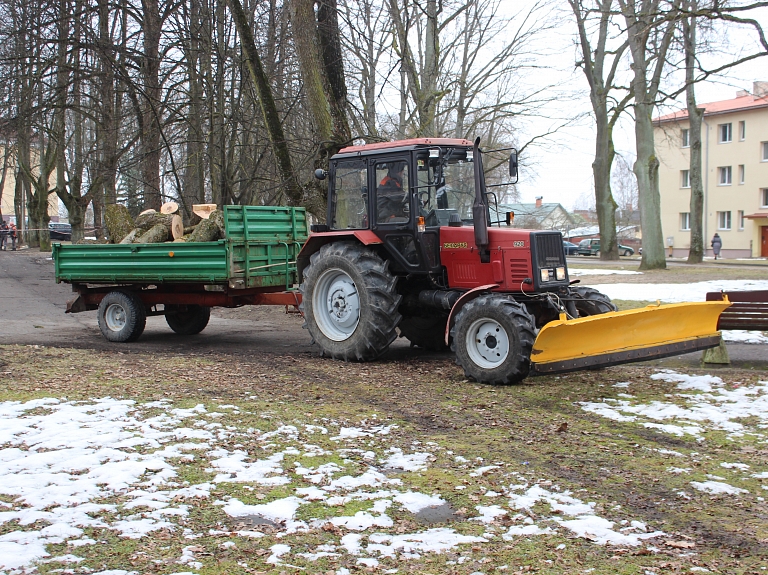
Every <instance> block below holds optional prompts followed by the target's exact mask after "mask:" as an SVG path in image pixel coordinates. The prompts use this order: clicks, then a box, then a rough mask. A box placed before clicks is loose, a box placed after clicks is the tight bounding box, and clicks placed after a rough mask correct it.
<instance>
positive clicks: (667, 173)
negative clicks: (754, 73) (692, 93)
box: [655, 82, 768, 258]
mask: <svg viewBox="0 0 768 575" xmlns="http://www.w3.org/2000/svg"><path fill="white" fill-rule="evenodd" d="M700 106H701V107H702V108H704V110H705V112H704V119H703V124H702V130H701V132H702V133H701V139H702V177H703V185H704V239H705V243H706V245H707V247H708V255H712V249H711V248H710V247H709V244H710V241H711V239H712V236H714V234H715V233H718V234H720V237H721V238H722V242H723V247H722V252H721V255H722V256H723V257H725V258H741V257H768V82H755V83H754V85H753V93H752V94H750V93H748V92H747V91H745V90H741V91H739V92H737V94H736V98H734V99H732V100H722V101H719V102H712V103H709V104H701V105H700ZM655 125H656V128H655V143H656V154H657V156H658V158H659V162H660V166H659V188H660V191H661V224H662V230H663V234H664V238H665V241H666V245H667V247H668V248H670V249H671V251H672V254H673V256H675V257H685V256H687V255H688V250H689V248H690V229H691V214H690V198H691V194H690V192H691V179H690V154H689V153H690V131H689V123H688V113H687V112H685V111H682V112H677V113H674V114H668V115H666V116H661V117H660V118H657V119H656V120H655Z"/></svg>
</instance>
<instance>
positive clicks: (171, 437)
mask: <svg viewBox="0 0 768 575" xmlns="http://www.w3.org/2000/svg"><path fill="white" fill-rule="evenodd" d="M233 411H235V410H233ZM209 415H210V413H209V412H208V411H207V410H206V408H205V406H203V405H197V406H195V407H193V408H190V409H174V408H172V406H171V405H170V404H169V403H166V402H152V403H146V404H136V403H134V402H133V401H126V400H115V399H112V398H103V399H96V400H92V401H88V402H75V401H66V400H64V399H55V398H46V399H39V400H32V401H27V402H18V401H9V402H4V403H0V496H2V497H3V498H4V500H0V502H1V503H2V505H0V525H2V526H5V527H6V530H7V526H8V525H9V523H11V522H14V523H13V526H12V529H13V530H12V531H10V532H7V533H6V534H4V535H1V536H0V573H5V574H17V573H22V572H25V573H26V572H35V568H34V565H35V563H36V562H38V561H41V560H45V561H47V562H59V563H63V564H75V565H78V564H79V562H80V561H81V560H83V559H84V558H85V559H87V558H88V556H89V553H88V549H89V546H91V545H94V544H96V543H97V540H98V539H99V537H101V536H102V535H100V534H101V533H106V532H113V533H116V534H118V535H119V536H120V537H124V538H131V539H143V538H149V537H152V536H153V534H154V533H155V532H157V531H158V530H161V529H167V530H170V531H175V532H178V533H180V534H182V535H184V536H185V537H186V538H188V539H194V538H196V537H199V536H200V534H195V533H194V532H192V531H191V530H190V529H189V528H188V527H187V517H188V515H189V511H188V510H189V508H190V504H191V503H192V501H193V500H197V501H198V502H199V504H200V503H201V504H203V505H210V506H218V508H220V509H221V510H222V511H223V512H224V513H226V514H227V515H228V516H229V517H231V518H232V519H231V522H232V524H233V525H238V524H241V525H242V524H243V523H242V522H243V521H247V520H251V521H252V520H253V518H257V519H259V520H258V521H256V522H255V523H253V525H252V526H250V527H245V528H243V529H242V530H240V531H238V532H237V533H238V535H239V536H241V537H251V538H259V537H263V536H264V534H263V533H261V532H260V531H259V525H263V524H269V525H270V527H271V528H274V529H277V531H278V533H277V536H278V537H283V536H287V535H289V534H294V536H297V537H300V536H301V534H302V533H305V532H308V531H312V530H317V529H320V528H323V527H324V526H325V525H327V524H328V523H331V524H332V525H335V526H336V527H342V528H344V530H343V531H342V533H346V534H345V535H343V536H339V540H338V542H337V543H336V544H328V545H325V546H321V547H323V548H322V549H321V548H320V547H318V548H317V549H313V550H311V552H310V553H309V555H310V556H329V554H330V555H335V554H341V553H347V554H351V555H353V556H355V558H356V560H357V561H358V562H359V563H360V564H361V565H368V566H371V565H376V564H377V563H378V561H379V560H380V559H382V558H396V559H398V560H408V559H410V558H415V557H420V556H421V555H423V554H427V553H442V552H445V551H447V550H450V549H455V548H457V547H459V546H462V545H469V544H471V545H482V544H483V543H485V542H487V541H490V540H491V539H493V538H494V537H502V536H503V538H504V539H511V538H514V537H518V536H532V535H546V534H551V533H562V534H567V535H571V536H577V537H584V538H587V539H589V540H592V541H595V542H596V543H598V544H621V545H640V544H642V542H643V540H645V539H649V538H653V537H656V536H657V535H659V534H660V532H654V531H653V530H645V529H643V530H634V529H633V530H632V531H631V532H629V531H627V530H626V529H613V526H614V524H615V520H617V519H618V518H613V519H609V518H605V517H599V516H597V515H596V513H595V502H589V501H582V500H580V499H577V498H576V497H574V496H573V494H571V493H569V492H568V491H565V490H562V489H561V488H559V487H558V486H557V485H552V484H551V482H548V481H544V480H541V479H540V478H536V477H533V476H531V475H530V473H532V472H531V470H530V469H527V468H525V467H522V466H521V470H522V471H517V470H514V465H516V464H514V465H513V464H508V463H504V462H494V463H493V464H492V465H488V464H487V463H486V464H483V463H484V462H483V461H482V460H478V459H474V460H470V459H468V458H465V457H461V456H458V455H454V454H453V453H452V452H450V453H446V452H444V450H443V448H442V447H440V446H439V445H438V444H436V443H432V442H430V443H427V444H420V443H419V442H414V443H413V444H412V445H411V446H410V448H407V447H405V446H400V447H396V446H395V445H394V444H395V443H396V442H397V441H399V440H400V437H399V436H398V433H397V426H394V425H386V426H385V425H381V424H380V423H378V422H377V421H376V420H375V419H372V420H370V421H367V422H361V423H360V424H358V425H357V426H353V427H350V426H346V427H343V426H341V425H340V424H338V423H336V422H331V421H325V420H324V421H323V422H322V423H323V425H322V426H319V425H302V424H298V423H297V424H296V425H282V426H280V427H278V428H277V429H276V430H274V431H269V432H263V431H259V430H258V429H256V430H254V429H252V428H249V429H242V430H241V429H238V428H237V427H235V426H231V425H227V426H224V425H222V424H221V423H210V418H208V416H209ZM231 417H233V418H236V417H237V414H235V413H233V412H231ZM264 424H265V425H269V423H268V421H266V420H265V421H264ZM317 436H324V439H325V441H326V443H327V442H328V441H330V442H332V445H334V444H335V445H336V446H337V447H336V449H322V448H320V447H318V445H317V444H316V443H318V440H317ZM238 438H248V440H254V438H255V440H256V441H257V443H258V444H259V447H258V448H252V449H250V450H248V449H246V448H245V447H243V445H241V444H238V443H236V442H237V441H238ZM438 455H442V456H443V457H447V458H448V457H449V458H450V460H454V458H455V460H456V461H458V462H461V470H462V471H460V472H459V474H458V477H457V479H458V480H459V481H464V482H465V483H467V484H471V483H472V482H474V483H478V484H480V488H481V490H482V492H485V493H486V494H490V495H489V497H490V496H493V497H494V499H493V502H494V505H490V506H481V505H479V506H477V507H476V512H477V514H476V515H474V516H470V517H467V520H466V522H467V524H470V523H469V522H474V523H473V525H477V523H476V522H478V521H479V522H482V524H484V525H486V529H487V533H485V534H483V535H482V537H480V536H470V535H467V534H465V533H462V530H463V529H462V525H463V522H462V521H461V520H459V521H455V522H454V523H453V524H452V526H451V527H440V528H429V527H428V525H424V526H423V527H422V528H418V529H416V530H415V531H414V532H412V533H402V532H398V533H397V534H392V533H389V532H388V529H390V528H392V527H393V526H394V520H393V518H392V515H393V514H394V513H398V514H402V513H413V514H417V513H420V512H424V511H425V510H428V509H430V508H434V509H439V508H441V507H442V508H445V507H446V506H447V507H448V508H449V509H450V503H449V502H448V501H446V500H445V499H443V497H441V496H440V494H438V493H423V492H421V491H418V490H417V489H414V488H413V485H412V482H411V479H410V478H411V477H412V474H419V473H420V472H421V471H423V470H425V469H427V468H428V467H429V466H430V465H431V464H432V463H433V461H434V460H435V458H436V457H437V456H438ZM329 459H333V461H329ZM191 464H195V465H197V466H198V467H199V468H200V469H204V470H206V471H207V472H208V474H209V480H208V481H206V482H203V483H197V484H192V485H190V484H188V483H187V482H185V481H182V480H181V479H180V476H183V470H182V468H183V466H185V465H191ZM462 472H463V473H464V474H465V477H463V478H462V477H461V473H462ZM526 473H527V474H528V475H526ZM491 481H492V482H493V483H494V485H496V484H498V485H501V486H503V487H498V486H495V487H494V490H491V489H490V482H491ZM217 483H227V484H234V485H238V486H241V487H242V489H243V490H244V491H243V492H244V493H246V492H252V491H253V490H254V489H259V488H262V487H266V488H267V491H269V489H270V488H272V487H273V486H281V490H287V491H285V492H286V493H287V495H286V496H284V497H282V498H280V499H276V500H272V501H265V502H262V503H259V504H247V503H244V502H243V501H241V500H239V499H238V498H237V497H235V496H228V495H227V496H221V498H220V499H218V500H215V501H214V500H212V498H211V493H212V491H214V490H215V488H216V484H217ZM544 486H546V487H544ZM351 501H360V502H369V503H366V505H368V508H367V509H365V510H361V511H357V512H356V513H355V514H354V515H343V509H341V506H344V505H346V504H347V503H349V502H351ZM310 503H312V509H315V511H314V512H313V517H310V518H307V517H304V518H299V512H300V510H301V509H302V508H304V507H305V506H307V505H308V504H310ZM534 504H537V505H538V507H537V512H536V515H535V516H536V517H537V520H536V522H534V521H533V520H532V519H531V517H530V515H532V514H531V513H521V510H522V511H525V510H530V508H531V506H532V505H534ZM318 509H319V511H318ZM542 509H548V510H549V512H546V511H542ZM340 511H341V514H340ZM470 515H472V514H471V513H470ZM502 517H507V518H508V519H507V520H506V523H507V525H508V526H509V525H511V526H510V527H509V529H508V531H507V532H503V531H498V532H497V531H496V528H495V527H494V524H495V523H496V521H497V520H498V519H499V518H502ZM623 523H627V521H626V520H624V522H623ZM215 532H216V531H212V532H211V533H212V534H213V533H215ZM221 533H225V532H223V531H222V532H221ZM271 533H274V531H271ZM226 534H227V535H228V536H231V532H229V531H227V532H226ZM65 542H66V543H67V544H68V545H67V548H68V549H69V550H70V551H71V553H69V554H62V553H57V557H51V550H49V549H48V547H49V546H50V545H52V544H61V543H65ZM195 549H197V548H196V547H195V546H187V547H185V548H184V551H183V554H182V556H181V557H180V558H179V559H178V560H177V563H179V564H182V565H185V566H187V567H188V568H193V569H199V568H201V567H202V566H203V565H204V561H205V558H204V557H198V556H195ZM305 550H306V549H305ZM304 555H306V553H305V554H304ZM302 557H304V556H303V555H301V554H300V553H298V551H297V552H295V553H294V552H293V551H292V550H291V546H290V545H282V544H281V545H274V546H272V548H271V555H270V556H269V558H268V559H267V560H268V561H269V562H272V563H274V564H280V563H290V562H291V561H293V560H300V559H301V558H302Z"/></svg>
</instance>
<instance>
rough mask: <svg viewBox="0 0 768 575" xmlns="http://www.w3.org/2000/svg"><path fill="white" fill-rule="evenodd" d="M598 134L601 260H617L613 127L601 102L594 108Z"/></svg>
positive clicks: (595, 165)
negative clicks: (612, 174) (612, 183)
mask: <svg viewBox="0 0 768 575" xmlns="http://www.w3.org/2000/svg"><path fill="white" fill-rule="evenodd" d="M595 120H596V125H597V137H596V138H595V159H594V161H593V162H592V174H593V176H594V180H595V209H596V210H597V224H598V227H599V229H600V259H602V260H618V259H619V244H618V240H617V238H616V208H617V207H618V206H617V205H616V201H615V200H614V199H613V194H612V193H611V168H612V166H613V159H614V157H615V156H616V152H615V149H614V146H613V131H612V129H611V128H612V126H611V125H610V123H609V122H608V112H607V110H606V109H605V107H603V106H602V105H598V106H596V107H595Z"/></svg>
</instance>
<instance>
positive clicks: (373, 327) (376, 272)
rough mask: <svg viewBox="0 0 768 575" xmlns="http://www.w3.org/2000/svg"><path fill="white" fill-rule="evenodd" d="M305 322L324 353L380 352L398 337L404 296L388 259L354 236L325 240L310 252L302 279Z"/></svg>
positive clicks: (347, 356) (363, 355)
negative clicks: (399, 290)
mask: <svg viewBox="0 0 768 575" xmlns="http://www.w3.org/2000/svg"><path fill="white" fill-rule="evenodd" d="M300 289H301V293H302V304H301V310H302V311H303V312H304V318H305V319H306V323H305V324H304V327H306V328H307V329H308V330H309V333H310V335H311V336H312V338H313V340H314V342H315V343H316V344H317V345H319V346H320V349H321V350H322V352H323V354H325V355H329V356H331V357H333V358H334V359H342V360H344V361H369V360H372V359H376V358H377V357H379V356H381V355H382V354H383V353H384V352H385V351H387V349H388V348H389V344H391V343H392V342H393V341H394V340H395V338H396V337H397V329H396V328H397V324H398V323H400V319H401V317H402V316H401V315H400V314H399V313H398V312H397V308H398V306H399V305H400V300H401V299H402V296H400V295H398V293H397V278H396V277H394V276H393V275H392V274H391V273H390V271H389V262H387V261H384V260H382V258H381V257H379V256H378V254H376V253H375V252H374V251H373V250H371V249H370V248H367V247H365V246H362V245H360V244H357V243H352V242H334V243H329V244H325V245H324V246H322V247H321V248H320V250H319V251H317V252H315V253H314V254H312V256H311V258H310V264H309V266H308V267H307V268H306V269H305V270H304V282H303V283H302V284H301V288H300Z"/></svg>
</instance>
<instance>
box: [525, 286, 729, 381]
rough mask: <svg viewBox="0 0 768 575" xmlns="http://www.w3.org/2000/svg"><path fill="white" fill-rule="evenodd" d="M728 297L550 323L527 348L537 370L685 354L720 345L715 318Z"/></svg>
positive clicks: (562, 317) (574, 368)
mask: <svg viewBox="0 0 768 575" xmlns="http://www.w3.org/2000/svg"><path fill="white" fill-rule="evenodd" d="M729 305H731V304H730V302H728V301H716V302H715V301H711V302H710V301H708V302H700V303H699V302H695V303H674V304H667V305H660V304H655V305H649V306H647V307H644V308H639V309H631V310H626V311H616V312H610V313H605V314H600V315H595V316H590V317H584V318H579V319H565V314H561V315H560V319H559V320H555V321H551V322H549V323H548V324H546V325H545V326H544V327H543V328H541V330H540V331H539V335H538V337H536V341H535V342H534V344H533V351H532V352H531V362H532V364H533V365H532V368H533V370H534V371H536V372H538V373H560V372H565V371H574V370H577V369H584V368H589V367H604V366H609V365H618V364H621V363H631V362H633V361H644V360H646V359H654V358H659V357H668V356H670V355H677V354H680V353H689V352H692V351H697V350H701V349H707V348H710V347H717V346H718V345H719V344H720V332H719V331H717V320H718V318H719V317H720V313H721V312H722V311H723V310H724V309H725V308H727V307H728V306H729Z"/></svg>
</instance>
